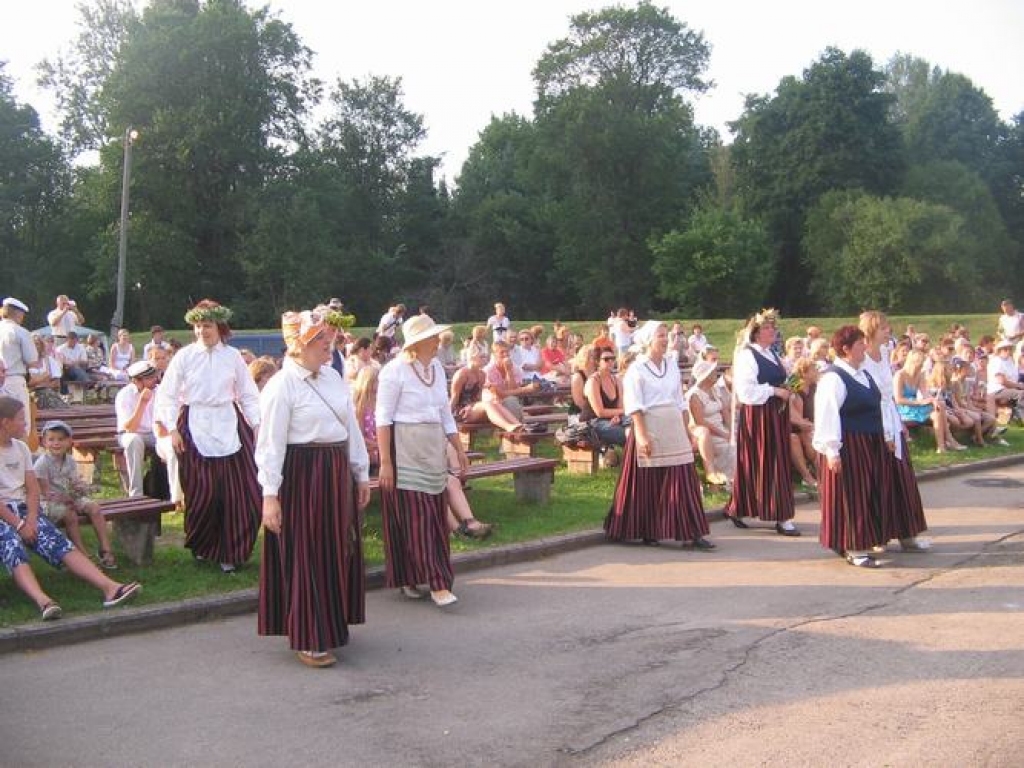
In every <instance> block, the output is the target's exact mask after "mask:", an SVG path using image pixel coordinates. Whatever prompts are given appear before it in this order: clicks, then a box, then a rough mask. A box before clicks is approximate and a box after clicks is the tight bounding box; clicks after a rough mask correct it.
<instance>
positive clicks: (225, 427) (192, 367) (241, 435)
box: [155, 299, 262, 573]
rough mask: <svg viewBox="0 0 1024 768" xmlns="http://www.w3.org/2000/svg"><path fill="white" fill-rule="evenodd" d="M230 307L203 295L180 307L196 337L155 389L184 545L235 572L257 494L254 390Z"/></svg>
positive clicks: (247, 548) (248, 547)
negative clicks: (173, 464) (233, 340)
mask: <svg viewBox="0 0 1024 768" xmlns="http://www.w3.org/2000/svg"><path fill="white" fill-rule="evenodd" d="M230 319H231V310H230V309H228V308H227V307H225V306H222V305H220V304H218V303H217V302H215V301H211V300H210V299H203V300H202V301H200V302H199V303H198V304H196V306H195V307H193V308H192V309H190V310H189V311H188V312H186V313H185V322H186V323H188V324H189V325H191V326H192V327H193V329H194V331H195V336H196V340H195V342H193V343H192V344H189V345H188V346H185V347H182V349H181V350H180V351H179V352H178V353H177V354H175V355H174V357H173V358H171V363H170V365H168V366H167V370H166V371H165V372H164V377H163V380H162V381H161V382H160V387H159V388H158V389H157V396H156V411H155V420H156V421H159V422H160V423H162V424H165V425H174V427H173V428H172V429H171V430H170V437H171V443H172V445H173V446H174V450H175V452H176V453H177V454H178V455H179V456H180V457H181V461H180V465H179V472H180V475H181V483H182V488H183V489H184V492H185V507H186V514H185V547H186V548H188V549H190V550H192V555H193V556H194V557H195V558H196V559H197V560H210V561H212V562H216V563H220V567H221V570H222V571H224V572H225V573H231V572H233V571H234V570H235V569H236V568H237V567H238V566H239V565H241V564H242V563H244V562H245V561H246V560H248V559H249V556H250V555H252V548H253V545H254V544H255V543H256V534H257V532H258V531H259V526H260V509H261V507H262V500H261V496H260V486H259V483H258V482H257V480H256V463H255V461H254V459H253V444H254V438H253V430H254V429H255V428H256V427H257V425H258V424H259V422H260V410H259V391H258V390H257V389H256V384H255V383H253V380H252V377H251V376H250V375H249V370H248V369H247V368H246V366H245V361H244V360H242V356H241V355H240V354H239V353H238V350H236V349H234V348H233V347H229V346H228V345H227V344H225V343H224V342H225V341H226V340H227V339H228V338H229V337H230V336H231V329H230V327H229V326H228V320H230Z"/></svg>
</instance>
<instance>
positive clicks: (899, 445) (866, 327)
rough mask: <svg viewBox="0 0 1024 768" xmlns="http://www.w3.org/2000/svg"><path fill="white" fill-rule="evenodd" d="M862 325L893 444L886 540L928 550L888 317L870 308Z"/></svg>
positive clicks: (887, 433)
mask: <svg viewBox="0 0 1024 768" xmlns="http://www.w3.org/2000/svg"><path fill="white" fill-rule="evenodd" d="M859 327H860V330H861V331H862V332H863V333H864V336H865V341H866V342H867V349H866V351H865V355H864V363H863V365H862V366H861V368H862V369H863V370H864V371H865V372H866V373H867V374H868V375H869V376H871V378H872V380H873V381H874V382H875V385H876V386H877V387H878V389H879V391H880V392H881V393H882V426H883V427H884V429H885V439H886V442H889V443H891V444H892V446H893V450H892V452H891V453H890V454H889V456H888V459H889V464H890V467H889V468H890V475H889V482H888V483H887V484H886V494H885V514H884V516H883V521H884V526H883V530H882V534H883V543H885V542H888V541H890V540H891V539H899V542H900V546H901V547H902V548H903V551H904V552H927V551H928V550H929V549H931V542H930V541H928V539H926V538H919V537H920V534H921V533H923V532H924V531H925V530H926V529H927V528H928V523H927V522H926V521H925V517H924V505H923V504H922V503H921V492H920V491H919V490H918V488H917V476H916V475H915V474H914V465H913V464H911V462H910V451H909V450H908V448H907V431H906V428H905V427H904V426H903V420H902V419H901V418H900V413H899V410H898V409H897V407H896V400H895V399H894V397H893V376H892V373H891V371H892V369H891V367H890V365H889V354H888V352H889V350H888V346H886V342H888V340H889V337H890V335H891V334H892V330H891V328H890V326H889V319H888V318H887V317H886V316H885V314H883V313H882V312H878V311H877V310H868V311H867V312H863V313H861V316H860V326H859Z"/></svg>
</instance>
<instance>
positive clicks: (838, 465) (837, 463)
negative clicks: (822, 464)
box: [827, 456, 843, 475]
mask: <svg viewBox="0 0 1024 768" xmlns="http://www.w3.org/2000/svg"><path fill="white" fill-rule="evenodd" d="M827 461H828V468H829V469H830V470H832V471H833V472H835V473H836V474H837V475H838V474H839V473H840V472H842V471H843V461H842V459H840V458H839V457H838V456H830V457H829V458H828V459H827Z"/></svg>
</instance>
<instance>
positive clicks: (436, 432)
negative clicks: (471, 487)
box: [376, 315, 468, 607]
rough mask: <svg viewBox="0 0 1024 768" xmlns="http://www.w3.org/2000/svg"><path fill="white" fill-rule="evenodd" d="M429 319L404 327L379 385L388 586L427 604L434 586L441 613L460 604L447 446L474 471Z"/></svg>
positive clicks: (434, 326)
mask: <svg viewBox="0 0 1024 768" xmlns="http://www.w3.org/2000/svg"><path fill="white" fill-rule="evenodd" d="M448 328H449V326H447V325H437V324H436V323H434V321H433V320H431V319H430V317H428V316H427V315H416V316H415V317H412V318H410V319H409V320H407V321H406V323H405V325H404V326H403V328H402V334H403V336H404V338H405V343H404V345H403V346H402V354H401V355H399V356H398V357H396V358H395V359H394V360H392V361H391V362H390V363H388V364H387V365H385V366H384V367H383V368H382V369H381V372H380V380H379V383H378V385H377V410H376V419H377V443H378V446H379V448H380V491H381V499H380V501H381V520H382V523H383V528H384V551H385V564H386V577H387V585H388V586H389V587H394V588H399V589H401V591H402V594H404V595H405V596H406V597H408V598H410V599H414V600H415V599H418V598H422V597H424V596H425V595H424V593H423V592H421V591H420V585H427V586H429V589H430V597H431V599H432V600H433V601H434V603H435V604H436V605H438V606H441V607H444V606H447V605H451V604H452V603H455V602H456V600H457V598H456V597H455V595H453V594H452V591H451V588H452V583H453V581H454V580H455V576H454V574H453V573H452V564H451V549H450V543H449V538H448V526H447V515H446V504H445V488H446V487H447V484H448V459H447V449H446V445H445V444H446V443H447V444H448V445H450V446H451V447H452V448H453V449H454V450H455V452H456V455H457V456H458V462H459V469H460V472H461V473H465V471H466V470H467V469H468V461H467V460H466V452H465V451H464V450H463V449H462V443H460V442H459V437H458V433H457V431H456V426H455V419H454V418H453V417H452V412H451V408H450V407H449V403H448V383H447V380H446V378H445V374H444V368H442V367H441V363H440V362H439V361H438V360H437V358H436V355H437V348H438V345H439V343H440V342H439V339H438V336H439V334H441V333H443V332H444V331H446V330H448Z"/></svg>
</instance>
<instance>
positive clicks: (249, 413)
mask: <svg viewBox="0 0 1024 768" xmlns="http://www.w3.org/2000/svg"><path fill="white" fill-rule="evenodd" d="M236 402H237V403H238V406H239V408H241V410H242V415H243V416H245V420H246V421H248V422H249V424H250V426H252V427H253V429H255V428H256V427H257V426H258V425H259V423H260V393H259V390H258V389H256V384H255V382H253V380H252V376H250V375H249V369H248V368H246V366H245V361H244V360H242V356H241V355H240V354H239V352H238V350H237V349H235V348H234V347H229V346H227V345H226V344H224V343H221V342H218V343H217V344H215V345H214V346H212V347H207V346H206V345H204V344H202V343H200V342H194V343H192V344H189V345H188V346H187V347H183V348H182V349H181V350H179V351H178V353H177V354H176V355H175V356H174V357H172V358H171V363H170V365H168V366H167V370H166V371H165V372H164V377H163V380H162V381H161V382H160V386H159V387H158V388H157V394H156V410H155V414H154V416H155V420H156V421H159V422H160V423H161V424H165V425H167V427H168V428H169V429H175V428H176V426H177V424H178V415H179V414H180V413H181V408H182V406H185V405H187V406H189V413H188V428H189V432H190V433H191V435H192V442H194V443H195V446H196V449H197V450H198V451H199V453H200V454H202V455H203V456H211V457H215V456H230V455H232V454H234V453H237V452H238V450H239V449H240V448H241V447H242V444H241V441H240V440H239V439H238V419H237V417H236V415H235V409H234V404H235V403H236Z"/></svg>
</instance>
